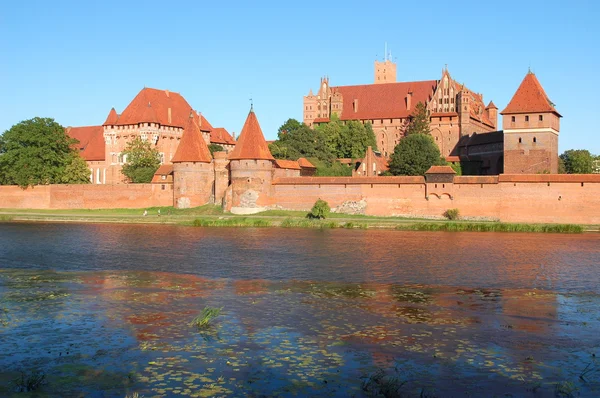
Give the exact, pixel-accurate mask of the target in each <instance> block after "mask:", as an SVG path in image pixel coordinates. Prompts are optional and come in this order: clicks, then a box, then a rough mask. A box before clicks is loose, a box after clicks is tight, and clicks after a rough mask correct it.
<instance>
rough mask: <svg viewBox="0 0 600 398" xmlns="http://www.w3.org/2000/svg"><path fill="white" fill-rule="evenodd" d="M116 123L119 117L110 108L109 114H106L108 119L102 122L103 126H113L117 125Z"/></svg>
mask: <svg viewBox="0 0 600 398" xmlns="http://www.w3.org/2000/svg"><path fill="white" fill-rule="evenodd" d="M118 121H119V115H117V111H115V108H111V110H110V112H109V113H108V117H107V118H106V121H105V122H104V124H103V126H114V125H115V124H117V122H118Z"/></svg>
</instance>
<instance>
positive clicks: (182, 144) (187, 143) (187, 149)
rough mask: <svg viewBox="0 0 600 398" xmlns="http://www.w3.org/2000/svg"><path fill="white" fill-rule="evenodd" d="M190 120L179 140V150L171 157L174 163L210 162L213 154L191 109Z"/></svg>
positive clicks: (189, 111)
mask: <svg viewBox="0 0 600 398" xmlns="http://www.w3.org/2000/svg"><path fill="white" fill-rule="evenodd" d="M188 115H189V116H188V121H187V123H186V126H185V128H184V130H183V135H182V136H181V140H180V141H179V146H178V147H177V152H175V156H173V159H171V162H172V163H179V162H203V163H210V162H211V161H212V156H211V155H210V151H209V150H208V146H207V145H206V142H205V141H204V138H203V137H202V132H201V131H200V126H198V122H197V121H196V120H197V116H194V115H195V112H193V111H192V110H191V109H189V110H188Z"/></svg>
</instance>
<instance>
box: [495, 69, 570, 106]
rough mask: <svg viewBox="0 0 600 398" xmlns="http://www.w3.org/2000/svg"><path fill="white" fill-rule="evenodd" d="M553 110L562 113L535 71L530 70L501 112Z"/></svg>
mask: <svg viewBox="0 0 600 398" xmlns="http://www.w3.org/2000/svg"><path fill="white" fill-rule="evenodd" d="M544 112H552V113H555V114H556V115H557V116H559V117H561V115H560V114H559V113H558V112H557V111H556V109H555V108H554V104H553V103H552V101H550V99H549V98H548V96H547V95H546V92H545V91H544V88H543V87H542V85H541V84H540V82H539V81H538V79H537V77H536V76H535V73H533V72H531V71H529V72H528V73H527V75H525V78H524V79H523V81H522V82H521V85H520V86H519V88H518V89H517V92H516V93H515V95H514V96H513V97H512V99H511V100H510V102H509V103H508V105H507V106H506V108H504V110H503V111H502V112H500V114H502V115H505V114H509V113H544Z"/></svg>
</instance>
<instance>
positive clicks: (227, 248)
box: [0, 224, 600, 397]
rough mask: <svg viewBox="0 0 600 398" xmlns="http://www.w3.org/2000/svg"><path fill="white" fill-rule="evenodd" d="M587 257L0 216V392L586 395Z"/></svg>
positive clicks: (570, 248) (483, 245)
mask: <svg viewBox="0 0 600 398" xmlns="http://www.w3.org/2000/svg"><path fill="white" fill-rule="evenodd" d="M599 267H600V235H592V234H588V235H554V234H506V233H498V234H496V233H437V232H436V233H431V232H400V231H370V230H367V231H362V230H361V231H354V230H323V231H321V230H310V229H297V230H287V229H220V228H209V229H203V228H186V227H171V226H137V225H70V224H69V225H61V224H0V396H5V395H9V394H11V393H12V392H14V391H15V389H16V387H18V385H19V383H18V382H15V379H17V378H18V377H19V376H20V375H21V374H24V375H25V376H26V378H28V377H30V376H31V375H33V374H34V373H35V372H36V371H39V372H43V374H44V375H45V383H44V384H43V385H42V386H41V387H40V388H39V389H38V393H39V394H41V395H42V396H97V397H103V396H111V397H112V396H115V397H124V396H125V395H126V394H132V393H134V392H138V393H140V394H142V395H144V396H145V397H151V396H177V395H191V396H230V395H231V396H308V395H311V396H339V397H346V396H429V397H432V396H442V397H446V396H465V395H466V396H493V395H498V396H503V395H505V394H510V395H511V396H556V395H558V396H569V394H571V396H598V395H599V394H600V364H597V363H596V357H597V356H600V336H598V330H600V283H599V282H600V272H599ZM205 306H211V307H217V308H222V315H221V316H219V317H218V318H216V319H215V320H214V322H213V324H212V325H211V326H210V327H208V328H206V329H202V330H198V329H197V328H196V327H194V326H191V325H190V321H191V320H192V319H193V318H194V317H195V316H196V315H197V314H198V313H199V312H200V311H201V310H202V309H203V308H204V307H205Z"/></svg>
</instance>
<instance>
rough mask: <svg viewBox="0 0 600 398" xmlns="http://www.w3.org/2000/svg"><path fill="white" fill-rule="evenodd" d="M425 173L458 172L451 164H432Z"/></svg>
mask: <svg viewBox="0 0 600 398" xmlns="http://www.w3.org/2000/svg"><path fill="white" fill-rule="evenodd" d="M425 174H456V172H455V171H454V169H453V168H452V167H450V166H431V167H430V168H429V170H427V171H426V172H425Z"/></svg>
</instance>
